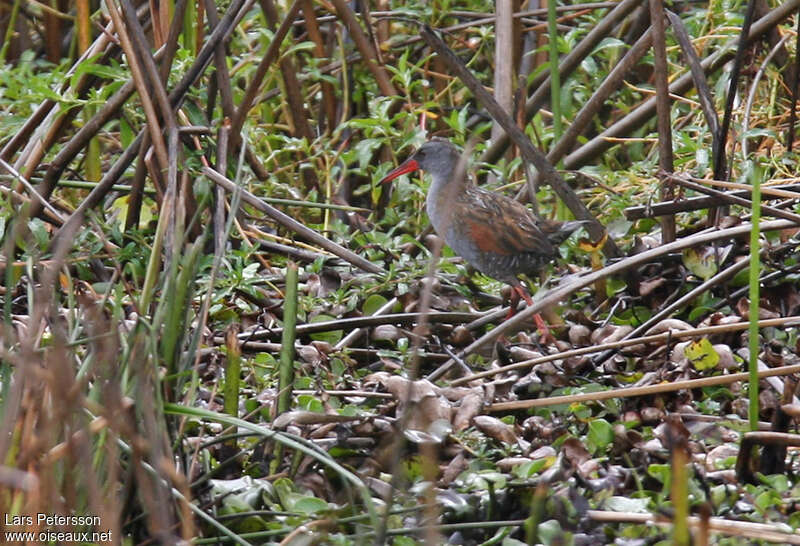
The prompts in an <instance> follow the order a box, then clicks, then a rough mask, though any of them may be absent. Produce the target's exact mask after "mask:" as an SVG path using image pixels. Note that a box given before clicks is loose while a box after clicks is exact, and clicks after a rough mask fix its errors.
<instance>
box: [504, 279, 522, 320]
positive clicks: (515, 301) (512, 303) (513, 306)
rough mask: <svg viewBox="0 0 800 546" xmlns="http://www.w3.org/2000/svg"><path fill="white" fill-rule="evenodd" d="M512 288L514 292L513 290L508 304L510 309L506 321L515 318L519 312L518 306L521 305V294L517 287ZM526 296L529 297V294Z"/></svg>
mask: <svg viewBox="0 0 800 546" xmlns="http://www.w3.org/2000/svg"><path fill="white" fill-rule="evenodd" d="M512 288H513V290H511V297H510V298H509V302H508V305H509V307H508V314H507V315H506V320H508V319H510V318H511V317H513V316H514V314H515V313H516V312H517V305H519V292H517V287H516V286H514V287H512ZM525 295H526V296H527V294H525Z"/></svg>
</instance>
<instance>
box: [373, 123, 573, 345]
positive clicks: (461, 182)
mask: <svg viewBox="0 0 800 546" xmlns="http://www.w3.org/2000/svg"><path fill="white" fill-rule="evenodd" d="M461 155H462V154H461V152H459V150H458V148H456V147H455V145H453V144H452V143H451V142H450V141H449V140H447V139H444V138H440V137H434V138H432V139H430V140H428V141H427V142H426V143H425V144H423V145H422V146H420V147H419V148H418V149H417V150H416V151H415V152H414V153H413V154H412V155H411V156H410V157H409V158H408V159H406V160H405V161H404V162H403V163H401V164H400V165H399V166H398V167H397V168H395V169H393V170H392V171H390V172H389V173H388V174H386V176H384V177H383V178H382V179H381V181H380V182H381V183H382V184H384V183H387V182H390V181H392V180H394V179H395V178H397V177H399V176H401V175H403V174H407V173H411V172H414V171H417V170H421V171H423V172H424V173H427V174H429V175H430V176H431V178H432V179H433V182H432V184H431V185H430V188H429V189H428V194H427V196H426V199H425V206H426V210H427V213H428V218H429V219H430V222H431V224H432V225H433V229H434V231H436V233H437V235H439V237H441V238H442V239H444V242H445V243H446V244H447V245H448V246H450V248H452V249H453V252H455V253H456V254H458V255H459V256H461V257H462V258H464V260H466V261H467V262H468V263H469V264H471V265H472V266H473V267H474V268H475V269H477V270H478V271H480V272H481V273H483V274H484V275H486V276H488V277H492V278H494V279H497V280H499V281H502V282H504V283H507V284H509V285H510V286H511V289H512V291H511V301H510V303H511V308H510V309H509V312H508V316H507V317H506V320H507V319H508V318H511V317H512V316H513V315H514V313H515V312H516V308H517V305H518V304H519V301H520V298H522V299H523V300H525V303H526V304H527V305H529V306H530V305H533V300H532V299H531V297H530V295H529V294H528V292H527V290H526V289H525V288H524V287H523V286H522V283H521V282H520V280H519V275H520V274H523V273H525V274H533V273H536V272H538V271H539V270H540V269H541V268H542V267H544V266H545V265H546V264H548V263H551V262H552V261H553V260H554V259H555V257H556V254H557V248H558V246H559V245H560V244H561V243H563V242H564V241H565V240H566V239H567V238H568V237H569V236H570V234H572V233H573V232H574V231H576V230H577V229H579V228H580V227H582V226H583V225H585V224H587V223H588V222H587V221H583V220H580V221H569V222H557V221H554V220H547V219H543V218H538V217H536V216H534V215H533V214H532V213H531V212H530V211H529V210H528V209H527V208H526V207H525V206H524V205H523V204H522V203H520V202H518V201H515V200H514V199H511V198H509V197H506V196H505V195H502V194H500V193H497V192H493V191H487V190H484V189H482V188H479V187H478V186H476V185H475V184H473V183H472V182H471V181H470V179H469V177H468V176H466V171H465V169H464V168H463V167H462V166H461V165H460V163H459V162H460V161H461V160H462V159H461ZM534 320H535V322H536V326H537V327H538V329H539V331H540V333H541V334H542V335H543V337H544V338H550V339H552V337H551V336H549V329H548V328H547V325H546V324H545V322H544V320H543V319H542V317H541V316H540V315H539V314H536V315H535V316H534Z"/></svg>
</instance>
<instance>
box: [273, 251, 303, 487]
mask: <svg viewBox="0 0 800 546" xmlns="http://www.w3.org/2000/svg"><path fill="white" fill-rule="evenodd" d="M296 325H297V264H296V263H294V262H289V263H288V264H287V265H286V293H285V294H284V298H283V336H282V337H281V356H280V362H279V366H280V368H279V372H278V410H277V413H276V415H275V417H277V416H278V415H280V414H282V413H285V412H287V411H289V408H290V407H291V401H292V386H293V385H294V340H295V327H296ZM282 454H283V445H282V444H276V445H275V458H274V459H273V460H272V465H271V468H270V470H271V471H272V472H273V473H274V472H276V471H277V469H278V465H279V464H280V461H281V456H282Z"/></svg>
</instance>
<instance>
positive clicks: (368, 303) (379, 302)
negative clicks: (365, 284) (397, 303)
mask: <svg viewBox="0 0 800 546" xmlns="http://www.w3.org/2000/svg"><path fill="white" fill-rule="evenodd" d="M387 301H389V300H387V299H386V298H384V297H383V296H381V295H380V294H372V295H371V296H370V297H368V298H367V299H366V300H364V304H363V305H362V306H361V311H362V312H363V313H364V314H365V315H374V314H375V312H376V311H377V310H378V309H380V308H381V307H383V306H384V305H386V302H387Z"/></svg>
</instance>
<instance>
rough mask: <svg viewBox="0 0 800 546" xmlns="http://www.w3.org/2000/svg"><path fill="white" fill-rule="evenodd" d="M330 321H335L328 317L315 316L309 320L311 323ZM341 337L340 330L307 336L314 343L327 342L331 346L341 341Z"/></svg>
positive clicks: (342, 334)
mask: <svg viewBox="0 0 800 546" xmlns="http://www.w3.org/2000/svg"><path fill="white" fill-rule="evenodd" d="M330 320H335V318H334V317H332V316H330V315H317V316H315V317H314V318H312V319H311V322H327V321H330ZM343 336H344V332H343V331H342V330H330V331H328V332H317V333H314V334H309V337H310V338H311V339H313V340H314V341H327V342H328V343H330V344H331V345H336V344H337V343H339V340H341V339H342V337H343Z"/></svg>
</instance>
